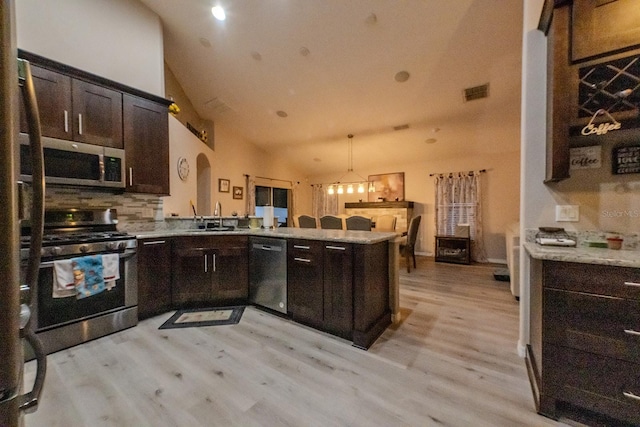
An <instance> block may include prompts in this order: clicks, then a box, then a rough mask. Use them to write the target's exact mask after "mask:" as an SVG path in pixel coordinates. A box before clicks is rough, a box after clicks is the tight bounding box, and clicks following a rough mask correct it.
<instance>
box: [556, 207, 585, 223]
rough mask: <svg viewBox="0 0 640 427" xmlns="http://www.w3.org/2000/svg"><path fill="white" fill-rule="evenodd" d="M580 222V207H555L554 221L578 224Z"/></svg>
mask: <svg viewBox="0 0 640 427" xmlns="http://www.w3.org/2000/svg"><path fill="white" fill-rule="evenodd" d="M579 220H580V206H578V205H556V221H566V222H578V221H579Z"/></svg>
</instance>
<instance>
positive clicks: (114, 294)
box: [33, 250, 138, 344]
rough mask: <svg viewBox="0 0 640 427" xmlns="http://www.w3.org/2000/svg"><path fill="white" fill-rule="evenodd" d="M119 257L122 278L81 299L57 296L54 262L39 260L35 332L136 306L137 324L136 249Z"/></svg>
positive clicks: (34, 313)
mask: <svg viewBox="0 0 640 427" xmlns="http://www.w3.org/2000/svg"><path fill="white" fill-rule="evenodd" d="M114 252H115V251H114ZM105 253H108V252H105ZM105 253H102V254H101V255H103V254H105ZM119 259H120V279H118V280H117V281H116V284H115V286H114V287H113V288H112V289H111V290H104V291H103V292H101V293H99V294H96V295H93V296H89V297H86V298H82V299H77V298H76V297H75V296H69V297H63V298H54V297H53V286H54V280H55V278H54V276H55V273H54V261H52V260H46V259H45V260H43V262H41V263H40V271H39V277H38V285H37V288H36V291H35V301H34V307H33V326H34V329H35V331H36V333H41V332H44V331H48V330H53V329H55V328H58V327H63V326H66V325H70V324H74V323H78V322H83V321H91V320H92V319H95V318H97V317H100V316H102V317H104V316H109V315H114V316H115V317H117V316H118V314H117V313H118V312H119V311H122V310H125V309H129V308H136V310H135V323H137V303H138V291H137V273H136V271H135V270H136V268H137V259H136V252H135V250H125V251H124V252H120V253H119ZM120 316H121V315H120ZM112 323H114V322H112ZM129 323H130V322H129ZM129 326H132V325H129ZM114 328H115V330H119V329H123V328H122V327H117V326H114ZM115 330H114V331H105V332H106V333H110V332H115ZM106 333H101V334H100V335H106ZM85 338H86V337H78V339H79V341H78V342H77V343H76V344H78V343H80V342H84V341H86V340H87V339H85ZM93 338H95V337H93Z"/></svg>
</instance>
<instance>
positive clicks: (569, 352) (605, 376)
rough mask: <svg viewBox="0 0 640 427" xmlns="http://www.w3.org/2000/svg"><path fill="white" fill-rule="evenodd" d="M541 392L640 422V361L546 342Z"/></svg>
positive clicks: (622, 418) (628, 420)
mask: <svg viewBox="0 0 640 427" xmlns="http://www.w3.org/2000/svg"><path fill="white" fill-rule="evenodd" d="M542 393H543V394H544V395H545V396H546V397H552V398H554V399H555V400H556V401H564V402H569V403H572V404H574V405H577V406H580V407H583V408H588V409H589V410H593V411H596V412H599V413H602V414H606V415H609V416H611V417H613V418H617V419H620V420H624V421H626V422H631V423H634V424H637V423H640V364H637V363H630V362H623V361H620V360H616V359H613V358H608V357H602V356H598V355H594V354H591V353H587V352H584V351H579V350H573V349H568V348H565V347H560V346H555V345H551V344H549V345H545V347H544V350H543V360H542Z"/></svg>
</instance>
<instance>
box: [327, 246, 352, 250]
mask: <svg viewBox="0 0 640 427" xmlns="http://www.w3.org/2000/svg"><path fill="white" fill-rule="evenodd" d="M325 248H327V249H334V250H336V251H346V250H347V248H345V247H344V246H330V245H327V246H325Z"/></svg>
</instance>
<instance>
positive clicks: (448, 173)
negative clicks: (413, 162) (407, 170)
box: [429, 169, 487, 176]
mask: <svg viewBox="0 0 640 427" xmlns="http://www.w3.org/2000/svg"><path fill="white" fill-rule="evenodd" d="M486 171H487V170H486V169H480V170H479V171H478V173H485V172H486ZM474 172H475V171H469V172H446V173H430V174H429V176H436V175H441V176H444V175H455V174H461V173H468V174H469V175H470V176H471V175H473V174H474Z"/></svg>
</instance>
